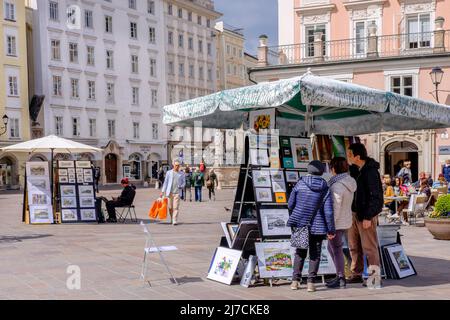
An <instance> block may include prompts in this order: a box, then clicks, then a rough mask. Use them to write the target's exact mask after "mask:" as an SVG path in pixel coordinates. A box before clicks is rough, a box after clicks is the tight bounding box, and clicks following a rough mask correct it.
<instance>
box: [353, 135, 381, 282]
mask: <svg viewBox="0 0 450 320" xmlns="http://www.w3.org/2000/svg"><path fill="white" fill-rule="evenodd" d="M349 149H350V151H349V154H348V158H349V159H348V160H349V162H351V163H352V165H353V166H352V167H353V168H352V169H353V170H350V172H351V175H352V176H353V178H355V179H356V183H357V189H356V192H355V196H354V198H353V204H352V211H353V223H352V226H351V228H350V230H349V231H348V244H349V248H350V254H351V257H352V265H351V271H352V276H351V277H350V278H349V279H347V283H362V282H363V279H362V273H363V271H364V260H363V259H364V255H367V259H368V265H369V266H375V267H378V268H379V267H380V256H379V252H378V238H377V222H378V217H377V216H378V214H379V213H380V212H381V211H382V208H383V186H382V184H381V177H380V173H379V172H378V170H379V169H380V164H379V163H378V162H376V161H375V160H374V159H372V158H369V157H368V156H367V150H366V148H365V146H364V145H363V144H361V143H354V144H352V145H350V148H349ZM355 168H357V169H359V170H355ZM378 270H379V269H378Z"/></svg>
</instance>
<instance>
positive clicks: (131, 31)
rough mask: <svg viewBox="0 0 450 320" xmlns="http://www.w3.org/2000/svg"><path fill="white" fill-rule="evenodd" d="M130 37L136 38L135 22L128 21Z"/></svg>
mask: <svg viewBox="0 0 450 320" xmlns="http://www.w3.org/2000/svg"><path fill="white" fill-rule="evenodd" d="M130 38H131V39H137V23H136V22H130Z"/></svg>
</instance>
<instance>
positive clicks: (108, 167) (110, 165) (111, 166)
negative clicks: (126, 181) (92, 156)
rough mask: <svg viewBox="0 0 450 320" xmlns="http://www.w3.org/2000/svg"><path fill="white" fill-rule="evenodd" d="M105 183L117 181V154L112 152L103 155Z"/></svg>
mask: <svg viewBox="0 0 450 320" xmlns="http://www.w3.org/2000/svg"><path fill="white" fill-rule="evenodd" d="M105 177H106V183H117V156H116V155H115V154H113V153H110V154H107V155H106V157H105Z"/></svg>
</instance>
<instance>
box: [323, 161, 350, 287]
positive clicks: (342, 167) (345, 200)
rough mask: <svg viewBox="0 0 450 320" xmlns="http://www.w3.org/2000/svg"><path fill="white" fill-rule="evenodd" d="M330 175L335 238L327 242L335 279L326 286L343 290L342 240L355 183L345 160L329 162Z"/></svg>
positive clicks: (348, 219)
mask: <svg viewBox="0 0 450 320" xmlns="http://www.w3.org/2000/svg"><path fill="white" fill-rule="evenodd" d="M330 166H331V173H332V175H333V177H332V178H331V179H330V181H328V186H329V188H330V192H331V195H332V198H333V214H334V225H335V229H336V236H335V237H334V238H333V239H331V240H329V241H328V252H330V255H331V258H332V259H333V262H334V265H335V266H336V278H334V279H333V280H331V281H330V282H328V283H327V284H326V286H327V287H328V288H345V286H346V282H345V262H344V251H343V245H344V243H343V239H344V237H345V234H346V232H347V230H348V229H350V227H351V226H352V202H353V196H354V193H355V191H356V181H355V179H353V178H352V177H351V176H350V174H349V173H348V167H349V166H348V162H347V160H346V159H345V158H342V157H336V158H333V159H332V160H331V163H330Z"/></svg>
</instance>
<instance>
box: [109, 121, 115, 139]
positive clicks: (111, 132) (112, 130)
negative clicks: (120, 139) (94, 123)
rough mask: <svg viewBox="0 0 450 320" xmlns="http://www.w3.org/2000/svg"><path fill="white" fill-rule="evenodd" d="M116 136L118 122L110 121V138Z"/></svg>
mask: <svg viewBox="0 0 450 320" xmlns="http://www.w3.org/2000/svg"><path fill="white" fill-rule="evenodd" d="M115 136H116V120H108V137H109V138H114V137H115Z"/></svg>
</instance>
